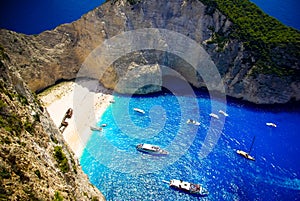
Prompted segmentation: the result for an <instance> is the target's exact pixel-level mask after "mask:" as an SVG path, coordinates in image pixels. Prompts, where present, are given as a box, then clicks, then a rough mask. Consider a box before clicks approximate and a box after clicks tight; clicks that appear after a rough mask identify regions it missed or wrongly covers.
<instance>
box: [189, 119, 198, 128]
mask: <svg viewBox="0 0 300 201" xmlns="http://www.w3.org/2000/svg"><path fill="white" fill-rule="evenodd" d="M186 123H187V124H194V125H195V126H199V125H200V122H198V121H195V120H192V119H188V120H187V121H186Z"/></svg>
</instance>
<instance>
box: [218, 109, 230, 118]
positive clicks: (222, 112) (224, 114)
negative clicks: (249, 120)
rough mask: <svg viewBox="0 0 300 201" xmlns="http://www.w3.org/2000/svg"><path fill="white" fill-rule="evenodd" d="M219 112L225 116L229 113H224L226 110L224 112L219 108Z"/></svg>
mask: <svg viewBox="0 0 300 201" xmlns="http://www.w3.org/2000/svg"><path fill="white" fill-rule="evenodd" d="M219 113H220V114H223V115H224V116H225V117H228V116H229V115H228V114H227V113H226V112H224V111H223V110H219Z"/></svg>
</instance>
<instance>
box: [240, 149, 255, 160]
mask: <svg viewBox="0 0 300 201" xmlns="http://www.w3.org/2000/svg"><path fill="white" fill-rule="evenodd" d="M236 153H237V154H239V155H241V156H243V157H244V158H247V159H249V160H252V161H255V158H254V157H253V156H250V154H249V153H247V152H245V151H242V150H237V151H236Z"/></svg>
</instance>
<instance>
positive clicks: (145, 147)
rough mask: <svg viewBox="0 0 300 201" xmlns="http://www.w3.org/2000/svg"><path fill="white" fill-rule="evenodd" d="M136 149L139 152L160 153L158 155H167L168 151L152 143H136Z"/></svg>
mask: <svg viewBox="0 0 300 201" xmlns="http://www.w3.org/2000/svg"><path fill="white" fill-rule="evenodd" d="M136 149H137V150H138V151H141V152H145V153H149V154H160V155H167V154H169V152H167V151H166V150H163V149H161V148H160V147H159V146H156V145H152V144H145V143H143V144H138V145H137V146H136Z"/></svg>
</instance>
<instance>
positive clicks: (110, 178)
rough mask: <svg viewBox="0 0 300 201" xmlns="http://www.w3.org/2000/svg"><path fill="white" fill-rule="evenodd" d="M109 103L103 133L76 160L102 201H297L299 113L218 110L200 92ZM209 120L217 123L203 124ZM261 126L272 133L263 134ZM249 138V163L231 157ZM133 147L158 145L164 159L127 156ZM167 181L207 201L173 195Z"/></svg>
mask: <svg viewBox="0 0 300 201" xmlns="http://www.w3.org/2000/svg"><path fill="white" fill-rule="evenodd" d="M115 100H116V102H115V103H114V104H111V105H110V106H109V108H108V109H107V110H106V112H105V113H104V114H103V116H102V118H101V120H99V122H98V125H101V124H103V123H105V124H107V127H105V128H104V130H103V131H102V132H94V133H93V134H92V136H91V138H90V140H89V142H88V144H87V146H86V148H85V150H84V152H83V154H82V157H81V160H80V163H81V165H82V168H83V170H84V171H85V172H86V173H87V174H88V176H89V178H90V180H91V182H92V183H93V184H94V185H95V186H97V187H98V188H99V189H100V190H101V192H103V193H104V195H105V197H106V198H107V200H113V201H117V200H145V201H146V200H170V201H172V200H180V201H181V200H271V201H273V200H290V201H291V200H299V199H300V168H299V167H300V160H299V155H300V136H299V134H300V133H299V130H298V125H299V123H300V112H299V108H298V109H295V110H293V109H292V108H290V109H289V110H288V111H287V109H278V108H277V109H276V108H275V109H274V108H273V109H270V108H269V109H262V108H256V107H254V106H248V105H247V104H245V103H236V101H227V104H226V105H224V103H221V102H218V101H214V100H211V99H210V98H209V96H207V95H205V93H202V92H197V98H196V99H195V98H192V97H189V96H174V95H173V94H171V93H167V92H165V93H159V94H155V95H150V96H134V97H128V96H120V95H115ZM212 104H214V106H216V107H217V108H218V107H219V108H222V107H223V108H224V106H225V107H226V108H227V109H226V110H227V113H228V114H229V116H228V117H224V116H222V114H219V113H218V111H211V110H212ZM134 107H138V108H141V109H143V110H144V111H145V112H146V113H145V115H142V114H139V113H137V112H135V111H134V110H133V108H134ZM198 112H199V115H200V116H198V119H196V120H198V121H199V122H200V123H201V125H200V126H199V127H197V126H195V125H188V124H186V120H187V119H188V118H192V119H195V118H196V116H197V114H198ZM211 112H214V113H216V114H218V115H219V117H220V118H219V119H211V117H210V116H209V114H210V113H211ZM210 121H211V122H210ZM212 122H214V123H215V125H218V124H221V123H222V122H224V127H223V129H221V133H220V134H221V135H220V137H219V138H218V139H217V140H215V139H214V138H211V139H210V141H207V142H204V140H205V138H206V136H207V133H208V130H209V128H210V127H211V125H212ZM266 122H274V123H276V124H277V127H276V128H274V127H268V126H266ZM143 130H147V132H143ZM212 130H213V131H214V128H213V127H212ZM194 134H195V135H194ZM254 136H255V137H256V138H255V139H256V140H255V141H254V145H253V149H252V151H251V155H253V156H254V157H255V158H256V161H254V162H253V161H249V160H247V159H245V158H243V157H241V156H240V155H238V154H236V150H238V149H241V150H245V151H248V150H249V148H250V146H251V142H252V139H253V137H254ZM139 143H150V144H156V145H159V146H161V147H162V148H164V149H166V150H167V151H169V152H170V155H168V156H153V155H149V154H144V153H141V152H139V151H137V150H136V148H135V146H136V145H137V144H139ZM210 143H211V144H213V145H214V144H215V146H213V149H212V150H211V152H210V153H209V154H208V155H207V156H205V157H201V154H200V155H199V153H200V152H201V151H200V150H201V148H202V147H205V146H210ZM170 179H182V180H186V181H190V182H195V183H200V184H202V185H203V186H204V187H205V188H207V190H209V192H210V194H209V196H208V197H195V196H193V195H189V194H186V193H183V192H180V191H176V190H174V189H171V188H169V186H168V184H166V183H164V182H163V180H167V181H168V180H170Z"/></svg>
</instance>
